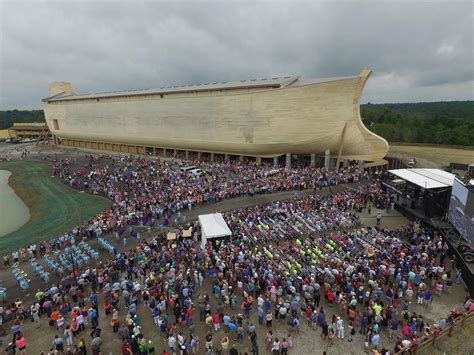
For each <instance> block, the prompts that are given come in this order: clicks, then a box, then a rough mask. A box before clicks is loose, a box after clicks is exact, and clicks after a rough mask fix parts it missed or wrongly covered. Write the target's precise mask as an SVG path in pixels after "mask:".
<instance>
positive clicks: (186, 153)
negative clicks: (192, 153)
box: [184, 150, 189, 160]
mask: <svg viewBox="0 0 474 355" xmlns="http://www.w3.org/2000/svg"><path fill="white" fill-rule="evenodd" d="M184 154H185V155H186V160H188V159H189V150H186V151H185V152H184Z"/></svg>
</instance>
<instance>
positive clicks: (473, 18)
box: [0, 0, 474, 109]
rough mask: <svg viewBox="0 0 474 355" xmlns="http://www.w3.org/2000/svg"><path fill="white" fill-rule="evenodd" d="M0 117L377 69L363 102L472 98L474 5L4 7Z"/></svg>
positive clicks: (415, 1) (6, 2)
mask: <svg viewBox="0 0 474 355" xmlns="http://www.w3.org/2000/svg"><path fill="white" fill-rule="evenodd" d="M0 13H1V19H0V33H1V34H0V35H1V39H0V100H1V101H0V109H13V108H18V109H26V108H39V107H40V106H41V104H40V100H41V98H44V97H46V96H48V90H47V86H48V84H49V83H50V82H53V81H69V82H71V83H72V85H73V89H74V91H75V92H76V93H88V92H100V91H117V90H125V89H139V88H154V87H160V86H168V85H181V84H196V83H207V82H215V81H230V80H241V79H251V78H266V77H274V76H283V75H298V74H301V75H303V76H307V77H312V78H324V77H333V76H344V75H353V74H357V73H358V72H359V71H360V70H361V69H362V68H364V67H368V68H370V69H372V70H373V72H374V73H373V76H372V77H371V78H370V80H369V82H368V84H367V86H366V89H365V91H364V96H363V102H368V101H370V102H373V103H382V102H417V101H439V100H469V99H471V100H472V99H474V38H473V36H474V35H473V34H474V10H473V2H472V1H469V0H467V1H458V0H446V1H439V0H438V1H419V0H411V1H400V0H398V1H395V0H394V1H383V0H373V1H336V0H330V1H326V2H323V1H315V0H312V1H299V0H287V1H255V0H254V1H247V0H239V1H228V0H221V1H203V0H193V1H177V0H175V1H168V2H161V1H148V0H128V1H115V0H114V1H112V0H82V1H77V0H76V1H64V0H60V1H40V0H28V1H25V0H1V1H0Z"/></svg>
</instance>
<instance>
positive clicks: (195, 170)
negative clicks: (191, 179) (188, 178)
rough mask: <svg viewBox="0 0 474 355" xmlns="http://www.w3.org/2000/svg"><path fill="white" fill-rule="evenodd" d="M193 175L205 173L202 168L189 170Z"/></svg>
mask: <svg viewBox="0 0 474 355" xmlns="http://www.w3.org/2000/svg"><path fill="white" fill-rule="evenodd" d="M188 171H189V172H190V173H191V175H193V176H203V175H204V174H205V173H204V171H203V170H201V169H193V170H188Z"/></svg>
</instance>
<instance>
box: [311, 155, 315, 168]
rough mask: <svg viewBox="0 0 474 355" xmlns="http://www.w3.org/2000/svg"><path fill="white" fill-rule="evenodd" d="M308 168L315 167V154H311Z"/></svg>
mask: <svg viewBox="0 0 474 355" xmlns="http://www.w3.org/2000/svg"><path fill="white" fill-rule="evenodd" d="M310 166H311V167H312V168H314V167H315V166H316V154H311V164H310Z"/></svg>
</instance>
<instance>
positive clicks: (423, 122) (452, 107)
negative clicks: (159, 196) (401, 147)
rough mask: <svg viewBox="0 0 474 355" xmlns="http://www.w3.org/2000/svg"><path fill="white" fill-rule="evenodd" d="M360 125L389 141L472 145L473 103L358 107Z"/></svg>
mask: <svg viewBox="0 0 474 355" xmlns="http://www.w3.org/2000/svg"><path fill="white" fill-rule="evenodd" d="M361 116H362V120H363V122H364V124H365V125H366V126H367V127H368V128H369V129H370V130H371V131H373V132H374V133H377V134H378V135H380V136H382V137H384V138H385V139H387V140H388V141H389V142H400V143H425V144H448V145H464V146H472V145H474V101H449V102H420V103H413V104H376V105H374V104H370V103H369V104H366V105H361Z"/></svg>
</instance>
